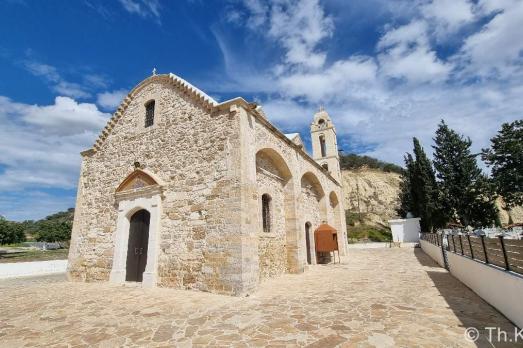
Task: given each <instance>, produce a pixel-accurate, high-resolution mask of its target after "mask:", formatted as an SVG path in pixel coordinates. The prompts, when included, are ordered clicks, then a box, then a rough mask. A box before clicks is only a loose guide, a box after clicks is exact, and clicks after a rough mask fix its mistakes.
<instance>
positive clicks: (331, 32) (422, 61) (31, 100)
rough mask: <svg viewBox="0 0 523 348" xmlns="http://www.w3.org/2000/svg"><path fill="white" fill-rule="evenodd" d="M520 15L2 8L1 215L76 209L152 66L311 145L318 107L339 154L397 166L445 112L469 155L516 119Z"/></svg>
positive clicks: (352, 4)
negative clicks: (103, 136) (106, 133)
mask: <svg viewBox="0 0 523 348" xmlns="http://www.w3.org/2000/svg"><path fill="white" fill-rule="evenodd" d="M522 21H523V1H520V0H474V1H469V0H435V1H432V0H365V1H364V0H361V1H358V0H354V1H345V0H301V1H297V0H271V1H261V0H224V1H203V0H192V1H163V0H113V1H103V0H83V1H80V0H78V1H63V0H62V1H58V0H48V1H36V0H35V1H30V0H6V1H2V2H1V3H0V122H1V124H2V126H1V127H0V154H1V155H0V215H3V216H6V217H7V218H10V219H16V220H23V219H37V218H42V217H44V216H46V215H48V214H50V213H53V212H56V211H58V210H64V209H67V208H69V207H72V206H74V200H75V195H76V182H77V180H78V172H79V166H80V155H79V152H80V151H82V150H84V149H87V148H89V147H90V146H91V145H92V143H93V141H94V139H95V138H96V136H97V134H98V132H99V131H100V130H101V129H102V128H103V126H104V125H105V122H106V121H107V119H108V118H109V117H110V114H111V113H112V112H113V111H114V110H115V108H116V107H117V105H118V103H119V102H120V101H121V98H122V97H123V96H124V95H125V94H126V93H127V91H129V90H130V89H131V88H133V86H134V85H136V84H137V83H139V82H140V81H141V80H142V79H144V78H145V77H147V76H148V75H150V74H151V70H152V69H153V67H156V69H157V70H158V72H159V73H167V72H173V73H175V74H177V75H179V76H181V77H183V78H185V79H186V80H188V81H190V82H191V83H193V84H194V85H196V86H197V87H199V88H200V89H202V90H204V91H205V92H206V93H207V94H209V95H211V96H212V97H214V98H215V99H217V100H219V101H220V100H226V99H229V98H231V97H235V96H243V97H244V98H246V99H248V100H254V101H257V102H259V103H261V104H262V106H263V108H264V110H265V112H266V114H267V115H268V117H269V119H270V120H271V121H272V122H273V123H274V124H276V125H277V126H278V127H280V129H282V130H283V131H285V132H292V131H299V132H300V133H301V134H302V137H303V138H304V139H305V140H306V141H307V140H308V126H309V123H310V120H311V119H312V115H313V113H314V112H315V110H317V109H318V107H319V106H320V105H324V106H325V108H326V110H327V111H328V112H329V113H330V114H331V117H332V119H333V121H334V123H335V125H336V127H337V132H338V138H339V143H340V144H341V147H342V148H343V149H344V150H345V152H357V153H362V154H368V155H371V156H375V157H378V158H379V159H382V160H385V161H390V162H394V163H398V164H401V163H402V157H403V154H404V153H405V152H406V151H409V150H410V149H411V147H412V146H411V138H412V137H413V136H417V137H419V138H420V139H421V141H422V143H423V144H424V145H425V148H426V149H427V150H428V151H429V152H430V146H431V145H432V137H433V134H434V131H435V129H436V125H437V123H438V122H439V120H441V119H445V120H446V122H447V123H448V124H449V125H450V126H451V127H453V128H455V129H456V130H458V131H460V132H462V133H464V134H466V135H468V136H470V137H471V139H472V141H473V146H474V150H479V149H481V148H482V147H486V146H488V141H489V138H490V137H492V136H493V135H494V134H495V132H496V131H497V130H498V129H499V127H500V125H501V123H502V122H507V121H512V120H515V119H521V118H522V110H523V69H522V66H523V64H522V63H523V53H522V52H523V35H521V23H522Z"/></svg>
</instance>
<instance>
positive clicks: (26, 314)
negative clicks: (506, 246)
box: [0, 249, 514, 347]
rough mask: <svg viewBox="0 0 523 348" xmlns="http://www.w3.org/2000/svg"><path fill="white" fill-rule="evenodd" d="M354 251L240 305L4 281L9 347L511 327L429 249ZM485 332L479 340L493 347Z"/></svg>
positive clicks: (410, 340) (327, 337)
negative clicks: (429, 253)
mask: <svg viewBox="0 0 523 348" xmlns="http://www.w3.org/2000/svg"><path fill="white" fill-rule="evenodd" d="M349 253H350V254H349V257H348V258H346V259H345V260H342V261H343V263H342V264H336V265H322V266H313V267H311V268H310V269H309V270H308V271H307V272H306V273H305V274H302V275H286V276H284V277H281V278H278V279H274V280H271V281H268V282H266V283H263V284H262V286H261V288H260V289H259V291H257V292H256V293H253V294H251V295H250V296H249V297H242V298H237V297H236V298H234V297H226V296H221V295H214V294H209V293H200V292H192V291H178V290H172V289H142V288H139V287H133V286H115V285H111V284H106V283H97V284H82V283H69V282H66V281H64V277H63V276H49V277H42V278H32V279H28V278H26V279H15V280H4V281H0V301H1V308H0V345H1V346H2V347H22V346H25V347H32V346H47V347H68V346H69V347H71V346H72V347H117V346H129V347H138V346H139V347H149V346H150V347H173V346H176V347H190V346H209V347H229V346H235V347H263V346H271V347H285V346H309V347H334V346H342V347H374V346H375V347H413V346H423V347H461V346H475V344H472V343H469V342H467V341H466V340H465V339H464V329H465V328H467V327H471V326H474V327H478V328H484V327H487V326H496V327H501V328H503V329H504V330H506V331H509V332H513V331H514V329H513V325H512V324H510V322H508V320H507V319H506V318H505V317H503V316H502V315H501V314H500V313H498V312H497V311H496V310H495V309H493V308H492V307H490V306H489V305H488V304H487V303H485V302H483V301H482V300H481V299H480V298H479V297H478V296H476V295H475V294H474V293H473V292H472V291H470V290H469V289H468V288H466V287H465V286H464V285H462V284H461V283H460V282H458V281H457V280H456V279H454V278H453V277H452V276H450V275H449V274H448V273H447V272H446V271H445V270H443V269H441V268H439V267H438V266H437V265H436V264H435V263H434V262H433V261H432V260H431V259H429V258H428V256H426V255H425V254H424V253H423V252H422V251H421V250H420V249H366V250H350V251H349ZM486 337H487V336H486V334H484V335H482V337H481V339H480V341H478V342H476V344H477V345H479V346H485V347H491V346H492V345H490V344H489V343H488V342H487V340H486ZM496 346H499V345H496ZM507 346H509V345H507ZM512 346H514V344H513V343H512Z"/></svg>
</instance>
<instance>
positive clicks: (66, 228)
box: [35, 220, 72, 242]
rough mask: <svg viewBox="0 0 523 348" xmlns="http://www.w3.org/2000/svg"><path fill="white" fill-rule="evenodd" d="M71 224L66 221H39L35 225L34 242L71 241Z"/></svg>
mask: <svg viewBox="0 0 523 348" xmlns="http://www.w3.org/2000/svg"><path fill="white" fill-rule="evenodd" d="M71 229H72V224H71V223H70V222H68V221H56V220H40V221H38V222H37V223H36V231H37V232H36V235H35V237H36V240H37V241H39V242H63V241H68V240H69V239H71Z"/></svg>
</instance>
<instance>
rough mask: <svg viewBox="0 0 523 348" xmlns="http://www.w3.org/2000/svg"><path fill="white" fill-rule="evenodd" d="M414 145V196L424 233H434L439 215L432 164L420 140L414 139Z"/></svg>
mask: <svg viewBox="0 0 523 348" xmlns="http://www.w3.org/2000/svg"><path fill="white" fill-rule="evenodd" d="M412 140H413V143H414V156H415V161H414V175H413V178H412V180H413V181H412V195H413V197H414V202H415V205H417V213H418V215H417V216H419V217H420V218H421V222H420V224H421V229H422V231H426V232H430V231H432V229H433V227H434V225H435V224H436V221H435V220H437V215H438V199H437V192H438V191H437V185H436V177H435V174H434V169H433V168H432V163H431V162H430V160H429V159H428V157H427V155H426V154H425V151H424V150H423V148H422V147H421V144H420V143H419V140H418V139H417V138H413V139H412Z"/></svg>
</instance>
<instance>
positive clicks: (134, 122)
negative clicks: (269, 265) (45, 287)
mask: <svg viewBox="0 0 523 348" xmlns="http://www.w3.org/2000/svg"><path fill="white" fill-rule="evenodd" d="M150 99H155V101H156V110H155V124H154V126H153V127H149V128H146V129H144V128H143V122H144V116H145V109H144V104H145V103H146V102H147V101H148V100H150ZM237 132H238V124H237V122H235V121H234V119H231V118H229V114H228V112H222V113H218V114H211V113H210V112H209V111H207V110H206V109H205V108H204V107H202V106H201V105H199V104H198V103H197V102H196V101H195V100H194V99H193V98H191V97H190V96H188V95H187V94H184V93H183V92H181V91H180V89H178V88H177V87H175V86H173V85H172V84H170V83H169V81H168V80H166V79H162V78H161V77H158V78H156V79H154V80H153V81H152V82H150V83H148V84H146V85H145V86H144V87H143V89H141V90H139V91H138V92H136V94H135V95H134V96H133V99H132V101H131V103H130V104H129V106H128V107H127V109H126V110H125V114H124V115H123V117H121V118H120V120H119V121H118V123H117V124H116V126H115V127H114V128H113V130H112V132H111V134H110V135H109V136H108V138H107V139H106V140H105V142H104V144H103V145H102V146H101V148H100V149H99V150H98V151H97V152H96V153H94V154H92V155H90V156H86V157H84V160H83V164H82V172H81V177H80V186H81V187H79V199H78V203H77V204H78V206H77V211H79V213H80V214H79V218H78V220H75V225H74V229H73V245H71V249H72V250H71V253H70V266H69V275H70V276H71V278H73V279H76V280H84V281H106V280H108V277H109V273H110V271H111V267H112V257H113V253H114V233H115V228H116V215H117V209H116V208H117V207H116V206H115V199H114V192H115V189H116V187H118V185H119V184H120V183H121V182H122V181H123V180H124V179H125V178H126V176H127V175H128V174H129V173H130V172H132V169H133V162H135V161H138V162H140V163H141V164H143V165H145V167H146V169H147V170H148V171H150V172H152V173H154V174H155V175H157V176H158V177H159V178H160V179H161V180H162V181H163V182H165V187H164V198H163V202H162V205H163V212H162V215H161V224H160V231H159V239H160V250H159V256H158V285H159V286H168V287H175V288H188V289H199V290H204V291H214V292H220V293H228V294H233V293H237V292H238V291H240V290H239V289H240V288H241V285H240V282H241V268H239V266H238V259H239V257H240V255H241V244H240V242H239V240H240V236H239V229H238V224H235V223H234V221H235V220H234V219H235V212H238V211H239V210H240V208H239V204H240V200H239V199H238V197H239V193H240V191H239V185H238V181H239V172H238V171H239V169H238V168H237V166H236V165H235V163H236V161H234V159H233V155H231V153H232V152H233V151H234V148H235V147H237V146H238V144H237V141H238V140H237V138H238V135H237ZM151 232H152V231H151Z"/></svg>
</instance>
